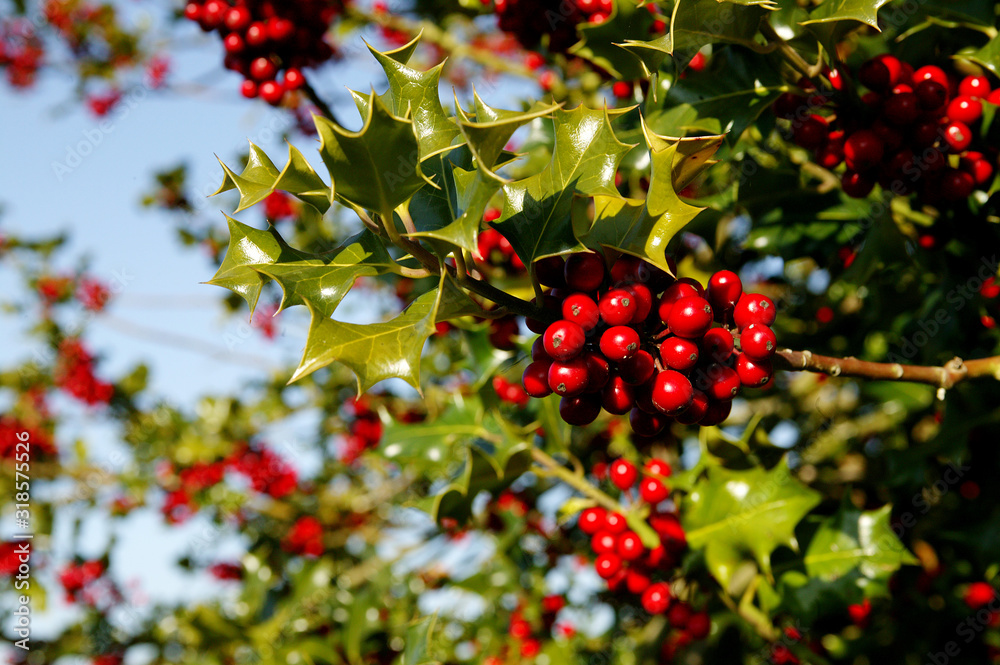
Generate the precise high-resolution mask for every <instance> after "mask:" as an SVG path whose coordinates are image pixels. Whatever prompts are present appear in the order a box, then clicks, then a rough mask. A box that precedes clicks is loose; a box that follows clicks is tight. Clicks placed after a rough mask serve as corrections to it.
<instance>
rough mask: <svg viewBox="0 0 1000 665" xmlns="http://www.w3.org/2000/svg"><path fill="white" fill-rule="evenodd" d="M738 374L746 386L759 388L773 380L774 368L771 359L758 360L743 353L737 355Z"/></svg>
mask: <svg viewBox="0 0 1000 665" xmlns="http://www.w3.org/2000/svg"><path fill="white" fill-rule="evenodd" d="M736 374H737V375H738V376H739V377H740V383H742V384H743V385H744V386H747V387H749V388H759V387H761V386H763V385H764V384H765V383H767V382H768V381H770V380H771V377H772V376H773V375H774V369H773V368H772V367H771V361H770V360H756V359H754V358H751V357H750V356H748V355H746V354H745V353H741V354H740V355H738V356H737V357H736Z"/></svg>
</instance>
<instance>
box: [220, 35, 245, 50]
mask: <svg viewBox="0 0 1000 665" xmlns="http://www.w3.org/2000/svg"><path fill="white" fill-rule="evenodd" d="M222 46H223V48H225V49H226V53H240V52H241V51H243V49H245V48H246V47H247V45H246V42H244V41H243V37H241V36H240V35H238V34H237V33H235V32H232V33H230V34H228V35H226V38H225V39H223V40H222Z"/></svg>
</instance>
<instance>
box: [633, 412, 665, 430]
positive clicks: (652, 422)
mask: <svg viewBox="0 0 1000 665" xmlns="http://www.w3.org/2000/svg"><path fill="white" fill-rule="evenodd" d="M628 424H629V426H630V427H631V428H632V431H633V432H635V433H636V434H638V435H639V436H656V435H657V434H659V433H660V432H662V431H663V428H664V427H666V426H667V418H666V417H665V416H663V415H660V414H657V413H649V412H647V411H645V410H643V409H641V408H635V409H632V410H631V411H629V414H628Z"/></svg>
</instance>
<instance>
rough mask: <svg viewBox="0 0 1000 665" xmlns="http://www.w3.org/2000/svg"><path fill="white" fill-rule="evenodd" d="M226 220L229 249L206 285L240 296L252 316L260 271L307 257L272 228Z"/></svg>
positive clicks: (264, 278)
mask: <svg viewBox="0 0 1000 665" xmlns="http://www.w3.org/2000/svg"><path fill="white" fill-rule="evenodd" d="M226 219H227V220H228V222H229V249H228V250H227V251H226V258H225V259H223V261H222V265H220V266H219V269H218V271H216V273H215V275H214V276H213V277H212V279H210V280H209V281H208V283H209V284H214V285H215V286H221V287H223V288H226V289H229V290H230V291H232V292H233V293H236V294H238V295H240V296H241V297H242V298H243V299H244V300H246V302H247V304H248V305H249V306H250V314H251V315H253V311H254V309H256V307H257V300H258V298H260V292H261V289H263V288H264V284H265V283H266V282H267V279H268V277H267V276H266V275H264V274H263V273H262V272H261V271H260V270H259V268H260V267H261V266H267V265H273V264H275V263H278V262H285V263H288V262H295V261H302V260H305V259H307V258H308V257H307V255H306V254H303V253H302V252H299V251H298V250H295V249H292V248H291V247H289V246H288V245H287V244H285V241H284V240H282V239H281V236H280V235H278V232H277V231H276V230H274V227H270V228H268V229H267V230H264V231H261V230H259V229H255V228H253V227H252V226H247V225H246V224H242V223H240V222H237V221H236V220H235V219H233V218H232V217H229V216H228V215H227V216H226ZM383 251H384V250H383Z"/></svg>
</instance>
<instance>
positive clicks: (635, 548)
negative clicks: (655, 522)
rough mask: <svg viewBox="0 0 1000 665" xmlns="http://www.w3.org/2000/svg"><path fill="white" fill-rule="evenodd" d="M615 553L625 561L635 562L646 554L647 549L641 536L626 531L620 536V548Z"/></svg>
mask: <svg viewBox="0 0 1000 665" xmlns="http://www.w3.org/2000/svg"><path fill="white" fill-rule="evenodd" d="M615 551H616V552H617V553H618V556H620V557H621V558H622V559H623V560H625V561H635V560H636V559H638V558H640V557H642V555H643V554H645V553H646V547H645V546H644V545H643V544H642V539H640V538H639V536H637V535H636V534H635V533H633V532H632V531H626V532H625V533H623V534H622V535H620V536H618V546H617V548H616V550H615Z"/></svg>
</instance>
